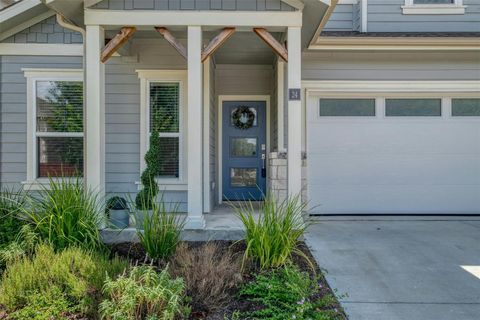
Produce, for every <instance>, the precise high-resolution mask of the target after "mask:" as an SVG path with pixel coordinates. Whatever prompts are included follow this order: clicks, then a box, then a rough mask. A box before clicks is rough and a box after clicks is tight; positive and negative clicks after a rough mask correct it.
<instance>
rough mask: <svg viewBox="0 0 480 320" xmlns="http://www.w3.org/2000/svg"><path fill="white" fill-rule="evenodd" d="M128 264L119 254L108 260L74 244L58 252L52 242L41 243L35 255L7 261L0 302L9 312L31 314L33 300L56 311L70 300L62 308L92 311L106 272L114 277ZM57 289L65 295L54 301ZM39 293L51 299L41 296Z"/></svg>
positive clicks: (69, 310) (92, 312) (57, 295)
mask: <svg viewBox="0 0 480 320" xmlns="http://www.w3.org/2000/svg"><path fill="white" fill-rule="evenodd" d="M126 268H127V263H125V262H123V261H121V260H118V259H116V258H114V259H112V260H108V259H107V258H106V257H104V256H103V255H99V254H96V253H89V252H87V251H85V250H83V249H80V248H74V247H71V248H68V249H65V250H64V251H61V252H58V253H55V251H54V250H53V248H52V247H51V246H49V245H46V244H42V245H39V246H38V247H37V249H36V251H35V255H34V256H33V258H31V259H30V258H22V259H20V260H18V261H15V262H13V263H11V264H8V265H7V269H6V270H5V273H4V274H3V277H2V282H1V284H0V304H3V305H4V306H5V307H6V308H7V311H8V312H9V313H12V312H17V313H20V314H21V313H25V314H28V312H30V311H28V310H31V309H32V307H31V303H32V301H35V302H36V303H39V304H41V305H42V308H46V309H52V308H53V309H55V310H57V311H58V309H64V307H65V303H67V306H68V308H66V310H62V311H65V312H71V311H72V310H75V311H79V312H81V313H83V314H86V315H91V314H94V313H95V310H96V306H97V304H98V298H99V297H100V293H101V288H102V284H103V281H104V280H105V278H106V276H107V274H108V275H109V276H110V277H113V276H115V275H118V274H119V273H121V272H122V271H124V270H125V269H126ZM58 290H60V292H61V295H62V296H63V298H62V299H58V301H59V304H58V305H54V304H52V303H53V301H54V300H55V299H54V298H53V297H59V295H60V293H59V292H58ZM39 295H43V296H44V297H45V299H47V300H49V301H47V300H45V301H41V300H39ZM50 298H51V299H50ZM25 308H27V309H25ZM29 308H30V309H29ZM24 309H25V310H24ZM45 319H49V318H45Z"/></svg>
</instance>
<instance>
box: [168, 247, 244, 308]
mask: <svg viewBox="0 0 480 320" xmlns="http://www.w3.org/2000/svg"><path fill="white" fill-rule="evenodd" d="M170 273H171V274H172V275H173V276H175V277H181V278H183V280H184V281H185V285H186V293H187V295H188V296H189V298H190V299H191V305H192V307H194V308H195V310H198V311H201V312H203V313H205V314H208V313H212V312H215V311H216V310H218V309H220V308H222V307H224V306H226V305H227V304H228V303H229V302H230V301H231V299H232V296H233V292H234V291H235V289H236V288H237V286H238V285H239V284H240V283H241V282H242V275H241V263H240V259H238V257H235V255H234V254H233V252H232V251H231V250H229V248H228V247H226V246H220V245H219V244H218V243H215V242H208V243H205V244H202V245H200V246H195V245H192V244H190V245H189V244H186V243H182V244H181V245H180V246H179V247H178V249H177V251H176V253H175V255H174V256H173V257H172V260H171V268H170Z"/></svg>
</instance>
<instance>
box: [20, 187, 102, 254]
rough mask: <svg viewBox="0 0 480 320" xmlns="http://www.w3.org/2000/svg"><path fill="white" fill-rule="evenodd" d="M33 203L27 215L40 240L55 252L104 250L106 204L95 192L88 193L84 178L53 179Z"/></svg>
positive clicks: (26, 212)
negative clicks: (102, 232) (45, 242)
mask: <svg viewBox="0 0 480 320" xmlns="http://www.w3.org/2000/svg"><path fill="white" fill-rule="evenodd" d="M31 202H32V203H31V204H30V206H29V208H31V209H26V210H24V212H25V215H26V216H27V218H28V219H29V220H30V221H31V222H32V224H33V225H34V227H35V228H34V231H35V232H36V233H37V234H38V235H39V237H40V238H41V239H43V240H46V241H48V242H49V243H50V244H51V245H52V246H53V247H54V248H55V249H57V250H58V249H64V248H67V247H70V246H79V247H83V248H86V249H100V248H102V247H103V243H102V242H101V239H100V232H99V231H98V228H99V227H100V226H101V225H103V223H104V222H105V220H104V217H105V216H104V210H102V208H101V206H102V205H101V204H102V203H103V201H102V199H99V197H98V196H97V195H96V194H95V193H94V192H93V191H91V190H85V188H84V186H83V181H82V180H81V179H79V178H68V179H61V180H53V179H50V180H49V183H48V185H47V186H45V187H42V189H41V190H40V192H39V194H38V195H37V196H36V197H34V198H33V197H32V198H31Z"/></svg>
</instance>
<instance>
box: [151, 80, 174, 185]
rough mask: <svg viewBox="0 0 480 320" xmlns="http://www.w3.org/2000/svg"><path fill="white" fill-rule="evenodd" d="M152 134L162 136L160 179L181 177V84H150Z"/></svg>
mask: <svg viewBox="0 0 480 320" xmlns="http://www.w3.org/2000/svg"><path fill="white" fill-rule="evenodd" d="M149 89H150V94H149V96H150V110H149V112H150V134H153V133H158V135H159V136H160V150H161V153H160V159H159V161H160V172H161V173H160V177H163V178H178V177H179V168H180V165H179V160H180V159H179V146H180V84H179V83H178V82H171V83H168V82H150V88H149Z"/></svg>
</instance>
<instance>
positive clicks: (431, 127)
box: [307, 94, 480, 214]
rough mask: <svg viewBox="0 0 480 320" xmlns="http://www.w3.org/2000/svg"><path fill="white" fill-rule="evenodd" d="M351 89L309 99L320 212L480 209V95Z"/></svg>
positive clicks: (311, 160)
mask: <svg viewBox="0 0 480 320" xmlns="http://www.w3.org/2000/svg"><path fill="white" fill-rule="evenodd" d="M345 96H346V95H342V94H339V95H336V96H321V95H318V96H314V97H311V96H310V97H309V100H308V106H307V154H308V161H307V163H308V168H307V179H308V192H309V199H310V201H311V202H310V205H312V206H317V207H316V208H315V209H313V210H312V212H313V213H323V214H413V213H415V214H417V213H418V214H471V213H480V99H476V98H449V97H447V98H445V97H443V98H439V97H436V96H435V95H430V96H424V95H423V96H420V97H417V98H409V99H405V98H404V97H402V96H401V95H400V96H399V95H398V94H397V95H395V96H393V95H392V96H391V97H389V96H388V95H384V94H382V96H383V97H378V96H377V95H372V96H368V97H365V96H364V97H362V98H354V97H351V95H350V97H349V98H344V97H345ZM339 97H340V98H339Z"/></svg>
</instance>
